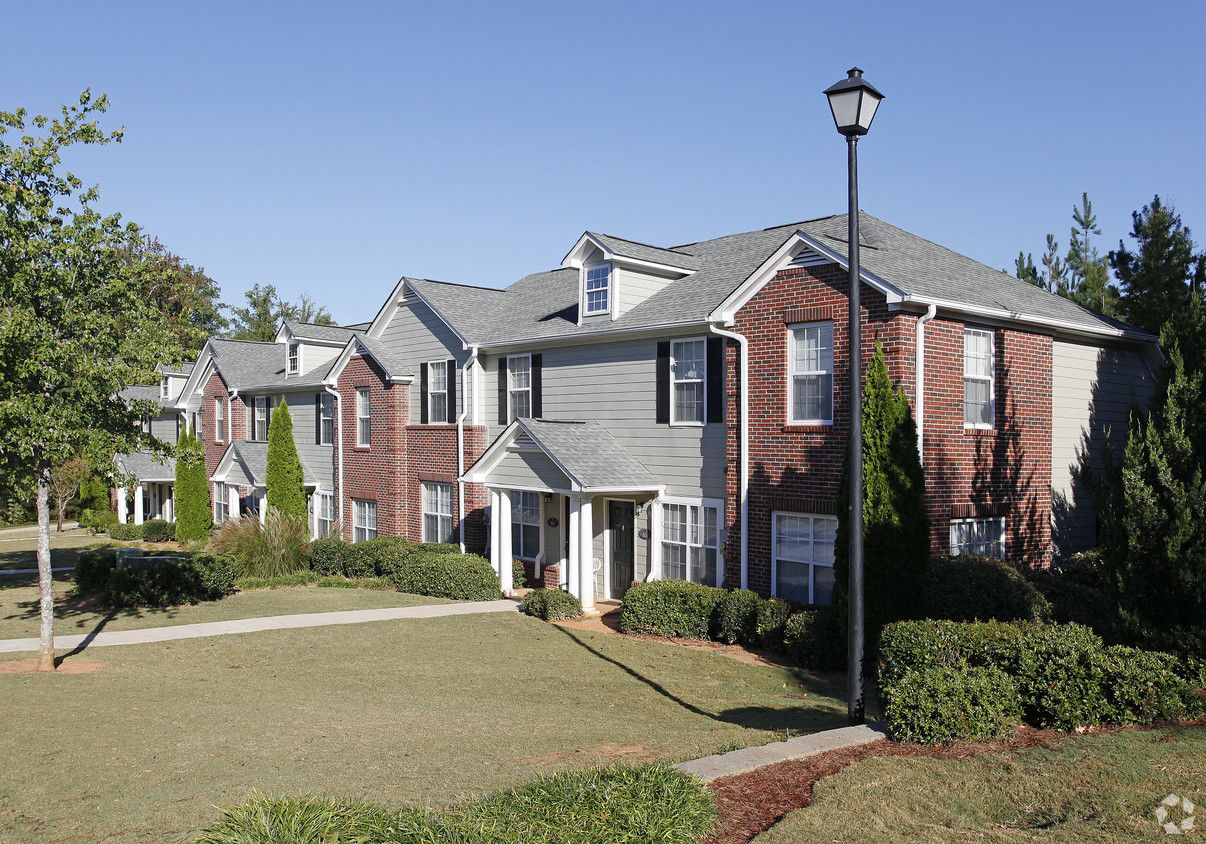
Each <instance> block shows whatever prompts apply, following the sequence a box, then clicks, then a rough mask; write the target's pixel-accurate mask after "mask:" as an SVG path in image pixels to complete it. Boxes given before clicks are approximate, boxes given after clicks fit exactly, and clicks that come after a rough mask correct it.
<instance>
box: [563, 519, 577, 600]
mask: <svg viewBox="0 0 1206 844" xmlns="http://www.w3.org/2000/svg"><path fill="white" fill-rule="evenodd" d="M581 509H582V496H580V495H571V496H569V524H567V525H566V526H565V529H566V531H567V534H566V535H567V536H568V537H569V559H568V560H566V561H565V566H564V570H563V571H562V572H561V582H562V583H564V584H565V591H567V592H569V593H570V594H572V595H574V596H575V597H578V590H579V587H580V584H581V579H580V577H579V575H578V572H579V570H580V569H581V567H582V566H581V560H582V553H581V549H580V548H579V547H578V545H579V535H578V534H579V529H578V525H579V523H580V521H581V515H580V512H579V511H580V510H581Z"/></svg>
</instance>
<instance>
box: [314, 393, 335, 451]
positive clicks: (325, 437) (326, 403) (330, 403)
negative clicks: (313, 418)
mask: <svg viewBox="0 0 1206 844" xmlns="http://www.w3.org/2000/svg"><path fill="white" fill-rule="evenodd" d="M333 442H335V397H334V396H333V395H331V394H330V393H319V394H318V444H319V445H331V444H332V443H333Z"/></svg>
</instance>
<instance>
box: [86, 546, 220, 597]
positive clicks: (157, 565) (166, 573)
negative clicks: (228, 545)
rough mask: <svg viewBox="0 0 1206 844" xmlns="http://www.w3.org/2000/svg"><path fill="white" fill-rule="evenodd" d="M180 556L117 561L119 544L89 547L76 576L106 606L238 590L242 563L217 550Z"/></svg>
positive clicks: (216, 595) (204, 595)
mask: <svg viewBox="0 0 1206 844" xmlns="http://www.w3.org/2000/svg"><path fill="white" fill-rule="evenodd" d="M177 556H178V559H170V560H162V561H157V562H154V563H150V564H147V565H137V564H135V565H126V566H123V567H122V568H118V567H117V550H116V549H113V548H102V549H97V550H95V551H85V552H84V553H82V554H80V556H79V558H78V560H77V561H76V568H75V582H76V586H77V587H78V588H79V590H80V591H81V592H87V593H92V594H95V595H96V597H97V600H98V601H99V602H100V603H101V604H102V605H104V606H107V607H112V608H114V609H118V608H136V607H173V606H179V605H180V604H197V603H200V602H201V601H216V600H218V599H219V598H224V597H226V596H227V595H230V594H231V593H233V592H234V591H235V578H236V577H237V576H238V566H237V564H236V563H235V561H234V560H233V559H232V558H230V557H225V556H221V555H217V554H180V555H173V557H177Z"/></svg>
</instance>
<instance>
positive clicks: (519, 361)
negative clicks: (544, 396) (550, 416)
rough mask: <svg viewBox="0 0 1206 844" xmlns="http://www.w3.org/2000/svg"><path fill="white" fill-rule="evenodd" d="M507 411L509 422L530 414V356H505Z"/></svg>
mask: <svg viewBox="0 0 1206 844" xmlns="http://www.w3.org/2000/svg"><path fill="white" fill-rule="evenodd" d="M507 411H508V413H509V414H510V418H509V419H508V420H507V421H509V422H514V421H515V420H516V419H529V418H531V416H532V356H531V355H514V356H512V357H509V358H507Z"/></svg>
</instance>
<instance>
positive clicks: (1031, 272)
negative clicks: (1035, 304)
mask: <svg viewBox="0 0 1206 844" xmlns="http://www.w3.org/2000/svg"><path fill="white" fill-rule="evenodd" d="M1013 263H1014V274H1015V275H1016V276H1017V277H1018V278H1020V279H1021V280H1022V281H1025V282H1028V283H1030V284H1033V285H1034V286H1035V287H1040V288H1042V289H1043V290H1046V291H1047V292H1048V293H1054V294H1055V295H1057V296H1064V297H1067V296H1068V279H1067V270H1068V267H1067V264H1065V263H1064V259H1063V258H1061V257H1060V252H1059V241H1057V240H1056V239H1055V235H1053V234H1049V235H1047V251H1046V252H1044V253H1043V256H1042V258H1040V259H1039V263H1040V264H1042V267H1043V271H1042V272H1039V270H1038V267H1036V266H1035V264H1034V256H1033V255H1031V254H1029V253H1022V252H1019V253H1018V257H1017V258H1015V259H1014V262H1013Z"/></svg>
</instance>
